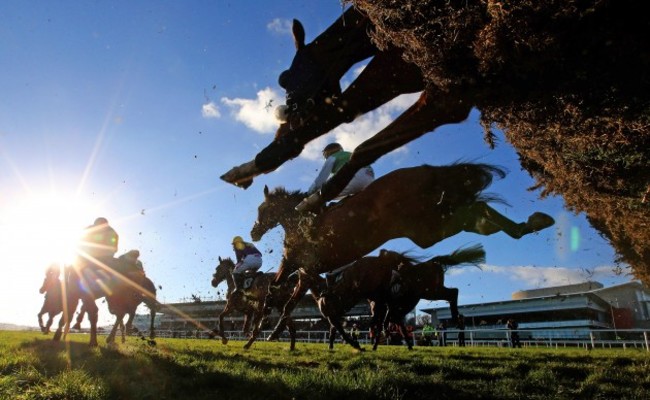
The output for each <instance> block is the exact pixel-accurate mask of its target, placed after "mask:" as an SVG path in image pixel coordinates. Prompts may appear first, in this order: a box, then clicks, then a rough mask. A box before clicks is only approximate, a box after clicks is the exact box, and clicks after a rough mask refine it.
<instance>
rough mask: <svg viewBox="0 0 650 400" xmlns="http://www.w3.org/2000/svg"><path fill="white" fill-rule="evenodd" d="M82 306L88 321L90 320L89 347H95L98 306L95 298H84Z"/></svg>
mask: <svg viewBox="0 0 650 400" xmlns="http://www.w3.org/2000/svg"><path fill="white" fill-rule="evenodd" d="M83 302H84V307H85V308H86V312H87V313H88V321H90V342H89V345H90V347H97V314H98V312H99V308H97V304H95V299H91V298H88V299H84V300H83Z"/></svg>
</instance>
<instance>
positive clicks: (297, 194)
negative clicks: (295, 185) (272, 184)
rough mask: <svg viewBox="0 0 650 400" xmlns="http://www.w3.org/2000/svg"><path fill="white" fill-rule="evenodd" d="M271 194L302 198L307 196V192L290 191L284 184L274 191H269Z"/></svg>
mask: <svg viewBox="0 0 650 400" xmlns="http://www.w3.org/2000/svg"><path fill="white" fill-rule="evenodd" d="M269 196H284V197H290V198H293V197H295V198H300V199H303V198H305V197H306V196H307V193H306V192H302V191H300V190H292V191H289V190H287V189H286V188H284V187H283V186H278V187H276V188H275V189H273V191H271V192H269Z"/></svg>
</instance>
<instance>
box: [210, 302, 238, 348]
mask: <svg viewBox="0 0 650 400" xmlns="http://www.w3.org/2000/svg"><path fill="white" fill-rule="evenodd" d="M232 310H233V306H232V304H231V303H230V301H229V302H228V303H226V307H224V309H223V311H222V312H221V314H219V328H218V330H215V329H213V330H212V334H213V335H214V336H219V337H221V343H222V344H228V338H226V337H225V336H224V334H223V332H224V329H223V319H224V318H225V317H226V316H227V315H230V313H231V312H232ZM210 336H212V335H210ZM214 336H212V337H214Z"/></svg>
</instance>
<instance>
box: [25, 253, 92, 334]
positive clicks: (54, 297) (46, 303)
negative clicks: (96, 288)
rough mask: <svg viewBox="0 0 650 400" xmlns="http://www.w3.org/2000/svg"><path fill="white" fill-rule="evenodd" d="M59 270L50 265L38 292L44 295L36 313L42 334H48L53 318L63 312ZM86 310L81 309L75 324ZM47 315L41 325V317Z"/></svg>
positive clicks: (57, 267) (81, 318) (56, 266)
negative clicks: (41, 304) (39, 308)
mask: <svg viewBox="0 0 650 400" xmlns="http://www.w3.org/2000/svg"><path fill="white" fill-rule="evenodd" d="M60 273H61V270H60V268H59V266H58V265H51V266H49V267H48V268H47V270H46V271H45V279H44V280H43V284H42V285H41V288H40V289H39V290H38V291H39V293H41V294H45V297H44V299H43V306H42V307H41V310H40V311H39V312H38V315H37V317H38V326H39V327H40V328H41V332H43V334H46V335H47V334H48V333H50V327H51V326H52V323H53V322H54V318H55V317H56V316H57V315H59V314H61V312H63V298H62V296H61V292H62V290H63V289H62V282H61V279H60V278H59V275H60ZM85 313H86V310H85V309H84V308H83V307H82V308H81V311H80V312H79V315H78V316H77V323H78V324H81V321H82V320H83V316H84V315H85ZM45 314H47V315H48V318H47V322H46V323H45V324H44V323H43V315H45Z"/></svg>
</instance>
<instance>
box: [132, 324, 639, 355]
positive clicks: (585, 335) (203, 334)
mask: <svg viewBox="0 0 650 400" xmlns="http://www.w3.org/2000/svg"><path fill="white" fill-rule="evenodd" d="M458 332H459V331H458V330H456V329H447V330H446V331H444V335H441V334H440V333H439V332H438V333H436V334H434V335H433V336H431V337H429V338H425V337H424V336H423V334H422V332H421V331H420V330H417V331H415V332H413V336H414V341H415V343H416V345H419V346H440V345H441V340H442V339H441V336H444V342H445V344H444V345H445V346H458ZM513 332H518V333H519V337H520V342H521V346H522V347H533V348H534V347H551V348H560V347H582V348H585V349H596V348H620V349H623V350H625V349H628V348H637V349H645V350H646V351H648V352H650V330H645V329H593V330H585V329H518V330H512V331H511V330H507V329H502V328H501V329H466V330H465V346H492V347H509V346H510V335H511V334H512V333H513ZM270 333H271V331H270V330H268V331H262V332H261V333H260V336H259V340H264V338H266V337H267V336H268V335H269V334H270ZM139 334H143V335H147V334H148V332H145V331H141V332H140V333H139ZM225 336H226V337H227V338H229V339H231V340H242V341H243V340H247V337H246V336H245V335H244V334H243V332H242V331H225ZM156 337H160V338H177V339H209V338H210V332H208V331H201V330H174V331H172V330H159V331H156ZM388 340H389V341H390V338H389V339H388ZM280 341H286V342H288V341H289V334H288V333H287V332H284V333H283V334H282V335H281V338H280ZM328 341H329V331H309V330H305V331H297V332H296V342H302V343H327V342H328ZM341 341H342V339H341V337H340V335H337V342H339V343H340V342H341ZM384 341H385V340H384ZM359 342H360V343H361V344H370V335H369V333H368V332H367V331H362V332H360V334H359ZM387 344H392V343H387Z"/></svg>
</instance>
